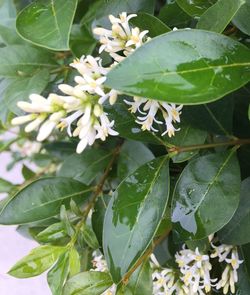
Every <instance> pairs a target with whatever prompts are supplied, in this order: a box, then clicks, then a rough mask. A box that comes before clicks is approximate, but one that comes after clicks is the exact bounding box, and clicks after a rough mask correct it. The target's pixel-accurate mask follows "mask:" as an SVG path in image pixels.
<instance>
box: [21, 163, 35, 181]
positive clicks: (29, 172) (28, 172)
mask: <svg viewBox="0 0 250 295" xmlns="http://www.w3.org/2000/svg"><path fill="white" fill-rule="evenodd" d="M22 175H23V178H24V179H25V180H29V179H31V178H32V177H34V176H35V175H36V173H35V172H33V171H32V170H31V169H30V168H29V167H28V166H26V165H25V164H23V167H22Z"/></svg>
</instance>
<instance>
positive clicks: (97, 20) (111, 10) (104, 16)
mask: <svg viewBox="0 0 250 295" xmlns="http://www.w3.org/2000/svg"><path fill="white" fill-rule="evenodd" d="M154 6H155V0H137V1H134V0H124V1H119V0H109V1H103V0H99V1H95V2H94V3H93V4H92V5H91V6H90V9H89V10H88V12H87V13H86V14H85V15H84V17H83V18H82V20H81V23H82V24H91V23H92V22H93V21H94V25H95V26H96V25H98V26H99V25H100V26H105V27H110V26H111V24H110V22H109V20H108V16H109V15H110V14H112V15H114V16H118V14H119V13H122V12H124V11H125V12H127V13H128V14H130V13H136V12H138V11H145V12H148V13H153V12H154Z"/></svg>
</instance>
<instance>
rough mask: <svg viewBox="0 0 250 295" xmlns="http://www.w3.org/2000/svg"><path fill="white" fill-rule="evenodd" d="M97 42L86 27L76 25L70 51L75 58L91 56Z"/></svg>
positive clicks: (72, 34)
mask: <svg viewBox="0 0 250 295" xmlns="http://www.w3.org/2000/svg"><path fill="white" fill-rule="evenodd" d="M96 44H97V41H96V39H94V37H93V35H92V34H91V33H90V32H89V29H88V27H87V26H86V25H78V24H74V25H73V26H72V30H71V34H70V49H71V51H72V52H73V53H74V55H75V56H77V57H81V56H82V55H88V54H91V53H92V52H93V51H94V49H95V47H96Z"/></svg>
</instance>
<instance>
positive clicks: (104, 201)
mask: <svg viewBox="0 0 250 295" xmlns="http://www.w3.org/2000/svg"><path fill="white" fill-rule="evenodd" d="M110 200H111V196H109V195H103V196H100V197H99V198H98V200H97V202H96V203H95V207H94V212H93V214H92V217H91V223H92V227H93V230H94V232H95V235H96V237H97V240H98V242H99V245H102V233H103V223H104V216H105V213H106V210H107V207H108V203H109V201H110Z"/></svg>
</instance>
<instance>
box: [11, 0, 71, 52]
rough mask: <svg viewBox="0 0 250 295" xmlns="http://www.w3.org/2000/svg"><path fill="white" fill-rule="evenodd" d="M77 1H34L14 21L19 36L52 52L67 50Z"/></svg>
mask: <svg viewBox="0 0 250 295" xmlns="http://www.w3.org/2000/svg"><path fill="white" fill-rule="evenodd" d="M76 6H77V0H51V1H50V0H36V1H35V2H33V3H31V4H30V5H28V6H27V7H25V8H24V9H23V10H22V11H21V12H20V13H19V15H18V17H17V20H16V27H17V31H18V33H19V34H20V36H21V37H22V38H23V39H25V40H27V41H29V42H31V43H33V44H36V45H38V46H41V47H45V48H48V49H52V50H69V35H70V31H71V26H72V23H73V19H74V15H75V11H76Z"/></svg>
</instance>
